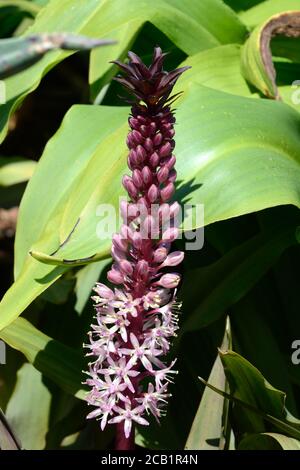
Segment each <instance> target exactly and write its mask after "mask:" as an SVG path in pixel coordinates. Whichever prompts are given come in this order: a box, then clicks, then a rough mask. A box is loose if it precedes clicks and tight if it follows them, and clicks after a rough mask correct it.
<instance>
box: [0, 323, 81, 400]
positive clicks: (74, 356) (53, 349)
mask: <svg viewBox="0 0 300 470" xmlns="http://www.w3.org/2000/svg"><path fill="white" fill-rule="evenodd" d="M0 337H1V339H2V340H3V341H5V342H6V343H7V344H8V345H9V346H11V347H12V348H15V349H18V351H21V352H22V353H23V354H24V355H25V356H26V358H27V359H28V361H29V362H30V363H31V364H33V365H34V367H35V368H36V369H37V370H39V371H40V372H41V373H42V374H45V375H46V376H47V377H49V378H50V379H51V380H53V382H55V383H56V384H57V385H59V386H60V387H61V388H62V389H63V390H65V391H66V392H68V393H71V394H72V395H75V396H76V397H77V398H81V399H83V398H84V396H85V392H84V390H83V389H82V388H81V381H82V374H81V370H82V366H83V358H82V356H83V354H82V353H81V351H76V350H74V349H72V348H70V347H68V346H65V345H64V344H62V343H60V342H59V341H56V340H54V339H52V338H50V337H49V336H47V335H45V334H44V333H42V332H41V331H39V330H38V329H37V328H35V327H34V326H33V325H31V324H30V323H29V322H28V321H27V320H25V319H23V318H18V319H17V320H15V321H14V322H13V323H12V324H11V325H10V326H9V327H7V328H5V329H3V330H2V331H1V333H0Z"/></svg>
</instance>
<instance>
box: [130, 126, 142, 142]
mask: <svg viewBox="0 0 300 470" xmlns="http://www.w3.org/2000/svg"><path fill="white" fill-rule="evenodd" d="M131 136H132V139H133V142H134V143H135V144H136V145H139V144H142V143H143V142H144V138H143V136H142V134H141V133H140V132H139V131H136V130H133V131H132V132H131Z"/></svg>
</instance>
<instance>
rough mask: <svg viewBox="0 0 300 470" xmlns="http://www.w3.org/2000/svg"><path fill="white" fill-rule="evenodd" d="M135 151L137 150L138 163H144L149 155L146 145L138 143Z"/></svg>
mask: <svg viewBox="0 0 300 470" xmlns="http://www.w3.org/2000/svg"><path fill="white" fill-rule="evenodd" d="M135 152H136V160H137V163H138V164H141V163H143V161H144V160H145V158H146V155H147V154H146V151H145V149H144V147H142V146H141V145H138V146H137V148H136V149H135Z"/></svg>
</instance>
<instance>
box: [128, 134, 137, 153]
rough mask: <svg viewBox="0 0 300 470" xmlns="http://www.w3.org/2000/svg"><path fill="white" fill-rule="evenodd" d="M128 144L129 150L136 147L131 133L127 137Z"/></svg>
mask: <svg viewBox="0 0 300 470" xmlns="http://www.w3.org/2000/svg"><path fill="white" fill-rule="evenodd" d="M126 144H127V147H128V148H129V149H132V148H134V147H135V141H134V139H133V138H132V135H131V133H130V134H128V136H127V138H126Z"/></svg>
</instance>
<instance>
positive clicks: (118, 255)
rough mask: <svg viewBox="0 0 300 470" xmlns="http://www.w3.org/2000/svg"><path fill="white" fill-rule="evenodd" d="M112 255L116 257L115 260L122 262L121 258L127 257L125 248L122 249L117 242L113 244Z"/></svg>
mask: <svg viewBox="0 0 300 470" xmlns="http://www.w3.org/2000/svg"><path fill="white" fill-rule="evenodd" d="M111 255H112V257H113V258H114V260H116V261H118V262H120V261H121V259H125V257H126V255H125V252H124V251H123V250H120V249H119V248H118V247H117V246H116V245H115V244H113V245H112V247H111Z"/></svg>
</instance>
